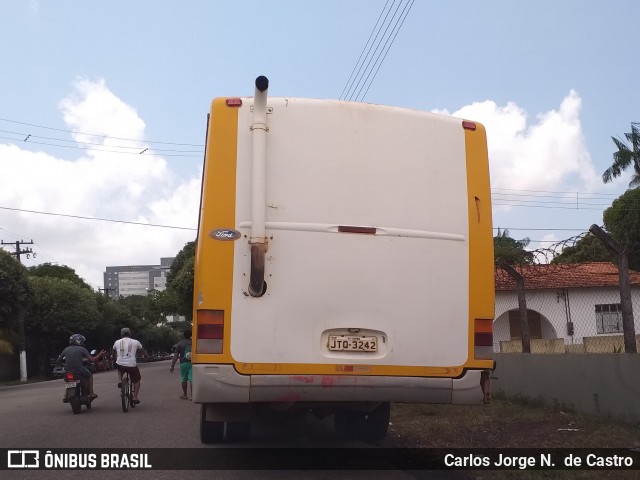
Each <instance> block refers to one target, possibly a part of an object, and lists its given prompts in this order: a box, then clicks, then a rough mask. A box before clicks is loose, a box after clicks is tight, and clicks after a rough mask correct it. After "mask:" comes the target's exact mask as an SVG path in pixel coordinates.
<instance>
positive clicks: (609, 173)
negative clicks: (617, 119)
mask: <svg viewBox="0 0 640 480" xmlns="http://www.w3.org/2000/svg"><path fill="white" fill-rule="evenodd" d="M624 136H625V137H626V138H627V140H628V141H629V143H630V144H631V145H630V146H629V145H627V144H626V143H625V142H624V141H623V140H621V139H619V138H615V137H611V140H613V143H615V144H616V147H617V148H618V151H617V152H615V153H614V154H613V164H612V165H611V166H610V167H609V168H607V169H606V170H605V171H604V173H603V174H602V181H603V182H604V183H609V182H610V181H612V180H613V179H614V178H616V177H619V176H620V175H621V174H622V172H623V171H624V170H626V169H627V168H628V167H629V165H633V169H634V171H635V173H634V174H633V177H631V182H630V183H629V188H637V187H640V123H631V133H625V134H624Z"/></svg>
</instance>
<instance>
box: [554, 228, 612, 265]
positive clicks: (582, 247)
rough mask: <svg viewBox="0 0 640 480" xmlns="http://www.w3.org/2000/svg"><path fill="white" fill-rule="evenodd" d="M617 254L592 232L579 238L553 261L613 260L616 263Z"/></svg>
mask: <svg viewBox="0 0 640 480" xmlns="http://www.w3.org/2000/svg"><path fill="white" fill-rule="evenodd" d="M615 261H616V258H615V255H614V254H612V253H611V252H610V251H609V250H607V247H605V246H604V244H603V243H602V242H601V241H600V240H598V239H597V238H596V237H595V236H593V235H592V234H590V233H589V234H588V235H586V236H584V237H583V238H581V239H580V240H578V241H577V242H576V244H575V245H574V246H572V247H567V248H565V249H564V250H563V251H562V253H560V255H558V256H557V257H555V258H554V259H553V260H552V261H551V263H584V262H611V263H615Z"/></svg>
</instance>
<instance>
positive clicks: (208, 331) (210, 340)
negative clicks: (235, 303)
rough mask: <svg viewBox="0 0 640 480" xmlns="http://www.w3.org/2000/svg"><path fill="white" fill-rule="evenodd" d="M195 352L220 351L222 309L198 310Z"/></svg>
mask: <svg viewBox="0 0 640 480" xmlns="http://www.w3.org/2000/svg"><path fill="white" fill-rule="evenodd" d="M197 321H198V327H197V330H196V353H222V343H223V340H224V311H223V310H198V312H197Z"/></svg>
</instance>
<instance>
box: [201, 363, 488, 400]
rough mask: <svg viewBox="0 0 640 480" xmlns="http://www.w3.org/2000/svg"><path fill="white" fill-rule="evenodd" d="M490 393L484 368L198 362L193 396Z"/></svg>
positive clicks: (461, 396) (465, 396) (472, 396)
mask: <svg viewBox="0 0 640 480" xmlns="http://www.w3.org/2000/svg"><path fill="white" fill-rule="evenodd" d="M485 376H486V373H485ZM486 388H487V385H486V384H484V389H485V390H486ZM485 393H487V392H483V371H482V370H467V371H465V373H464V375H463V376H462V377H460V378H425V377H381V376H370V375H241V374H239V373H237V372H236V370H235V368H234V367H233V365H197V364H196V365H193V401H194V402H197V403H214V402H215V403H253V402H400V403H438V404H449V403H451V404H481V403H484V402H485V401H486V395H485Z"/></svg>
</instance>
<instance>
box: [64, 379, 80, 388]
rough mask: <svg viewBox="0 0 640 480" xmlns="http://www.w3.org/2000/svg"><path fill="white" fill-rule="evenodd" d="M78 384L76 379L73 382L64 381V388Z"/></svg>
mask: <svg viewBox="0 0 640 480" xmlns="http://www.w3.org/2000/svg"><path fill="white" fill-rule="evenodd" d="M76 385H78V381H77V380H76V381H75V382H65V384H64V388H75V387H76Z"/></svg>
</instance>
